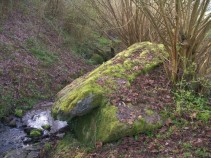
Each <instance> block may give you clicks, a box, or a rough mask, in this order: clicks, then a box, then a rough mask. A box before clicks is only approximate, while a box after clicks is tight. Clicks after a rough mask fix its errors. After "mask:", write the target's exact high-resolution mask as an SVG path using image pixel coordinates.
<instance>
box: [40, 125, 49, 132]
mask: <svg viewBox="0 0 211 158" xmlns="http://www.w3.org/2000/svg"><path fill="white" fill-rule="evenodd" d="M42 128H43V129H45V130H48V131H49V130H50V129H51V126H50V125H49V124H46V125H43V126H42Z"/></svg>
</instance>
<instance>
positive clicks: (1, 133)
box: [0, 102, 68, 158]
mask: <svg viewBox="0 0 211 158" xmlns="http://www.w3.org/2000/svg"><path fill="white" fill-rule="evenodd" d="M52 104H53V103H52V102H43V103H40V104H38V105H36V106H35V108H34V109H33V110H31V111H29V112H27V113H26V114H25V115H24V116H23V118H22V119H19V118H15V117H13V118H12V119H13V121H15V125H16V127H13V128H12V127H9V126H8V125H7V124H3V123H0V158H37V157H39V153H40V150H41V149H42V146H43V145H44V144H45V142H48V141H49V140H50V138H51V137H55V138H56V137H58V138H59V137H60V136H61V135H63V134H64V130H65V129H66V128H67V127H68V125H67V122H65V121H59V120H54V119H53V118H52V116H51V111H50V107H51V105H52ZM44 125H48V126H50V129H49V130H46V129H44V128H43V126H44ZM33 129H41V130H42V135H41V136H40V137H38V138H36V139H32V138H30V137H29V136H28V135H27V134H26V133H27V131H30V130H33Z"/></svg>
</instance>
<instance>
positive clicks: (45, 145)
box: [44, 142, 52, 151]
mask: <svg viewBox="0 0 211 158" xmlns="http://www.w3.org/2000/svg"><path fill="white" fill-rule="evenodd" d="M51 149H52V145H51V143H49V142H47V143H45V144H44V150H45V151H50V150H51Z"/></svg>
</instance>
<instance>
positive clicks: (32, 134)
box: [29, 129, 42, 138]
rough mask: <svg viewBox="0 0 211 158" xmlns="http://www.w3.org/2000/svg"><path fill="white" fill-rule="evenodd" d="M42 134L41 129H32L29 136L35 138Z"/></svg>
mask: <svg viewBox="0 0 211 158" xmlns="http://www.w3.org/2000/svg"><path fill="white" fill-rule="evenodd" d="M41 135H42V130H41V129H33V130H31V131H30V134H29V136H30V137H32V138H37V137H40V136H41Z"/></svg>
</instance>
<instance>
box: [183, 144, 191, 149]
mask: <svg viewBox="0 0 211 158" xmlns="http://www.w3.org/2000/svg"><path fill="white" fill-rule="evenodd" d="M182 146H183V148H185V149H191V148H192V145H191V144H190V143H183V145H182Z"/></svg>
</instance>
